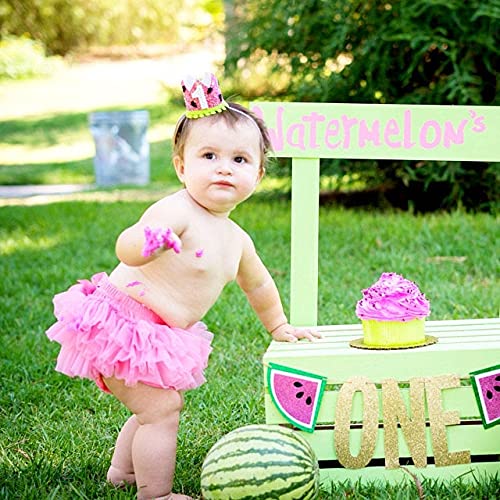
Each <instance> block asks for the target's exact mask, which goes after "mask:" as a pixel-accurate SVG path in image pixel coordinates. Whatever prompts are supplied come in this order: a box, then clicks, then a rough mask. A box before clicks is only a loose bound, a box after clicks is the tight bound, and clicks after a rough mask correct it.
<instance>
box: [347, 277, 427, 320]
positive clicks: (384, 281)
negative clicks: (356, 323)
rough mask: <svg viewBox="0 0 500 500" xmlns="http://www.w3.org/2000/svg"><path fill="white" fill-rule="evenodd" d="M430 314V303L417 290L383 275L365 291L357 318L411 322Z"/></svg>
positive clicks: (405, 280) (400, 280) (399, 280)
mask: <svg viewBox="0 0 500 500" xmlns="http://www.w3.org/2000/svg"><path fill="white" fill-rule="evenodd" d="M429 313H430V305H429V301H428V300H427V299H426V298H425V295H424V294H423V293H422V292H421V291H420V290H419V289H418V286H417V285H416V284H415V283H413V282H412V281H409V280H407V279H405V278H403V276H401V275H399V274H396V273H382V275H381V276H380V278H379V279H378V281H377V282H376V283H374V284H373V285H372V286H371V287H370V288H367V289H366V290H363V298H362V299H361V300H360V301H359V302H358V303H357V304H356V316H357V317H358V318H360V319H374V320H377V321H410V320H412V319H417V318H418V319H421V318H424V317H425V316H428V315H429Z"/></svg>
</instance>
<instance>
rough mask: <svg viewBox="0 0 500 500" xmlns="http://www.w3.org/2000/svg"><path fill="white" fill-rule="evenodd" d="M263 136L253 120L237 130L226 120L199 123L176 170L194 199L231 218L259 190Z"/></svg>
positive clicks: (192, 130)
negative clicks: (232, 211)
mask: <svg viewBox="0 0 500 500" xmlns="http://www.w3.org/2000/svg"><path fill="white" fill-rule="evenodd" d="M260 162H261V149H260V132H259V130H258V128H257V127H256V126H255V125H254V124H253V123H252V122H250V120H241V121H239V122H238V123H237V124H236V125H235V126H234V128H233V127H231V126H229V125H227V124H226V122H225V121H224V120H223V119H218V120H215V121H214V120H206V119H203V118H201V119H199V120H197V121H196V123H195V124H194V126H193V127H192V129H191V130H190V131H189V135H188V137H187V139H186V143H185V146H184V158H180V157H179V156H176V157H174V166H175V169H176V171H177V175H178V176H179V179H180V180H181V182H183V183H184V185H185V186H186V189H187V191H188V193H189V194H190V195H191V197H192V198H193V199H194V200H195V201H196V202H197V203H199V204H200V205H201V206H203V207H205V208H206V209H207V210H209V211H210V212H212V213H214V214H217V215H227V214H228V213H229V212H230V211H231V210H232V209H233V208H234V207H235V206H236V205H237V204H238V203H240V202H242V201H243V200H245V199H247V198H248V197H249V196H250V195H251V194H252V193H253V191H254V190H255V187H256V186H257V184H258V182H259V180H260V178H261V175H260V173H259V171H260V170H259V166H260Z"/></svg>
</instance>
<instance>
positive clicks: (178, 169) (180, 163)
mask: <svg viewBox="0 0 500 500" xmlns="http://www.w3.org/2000/svg"><path fill="white" fill-rule="evenodd" d="M172 161H173V162H174V168H175V173H176V174H177V177H178V179H179V180H180V181H181V182H182V183H183V182H184V160H183V159H182V158H181V157H180V156H179V155H175V156H174V157H173V159H172Z"/></svg>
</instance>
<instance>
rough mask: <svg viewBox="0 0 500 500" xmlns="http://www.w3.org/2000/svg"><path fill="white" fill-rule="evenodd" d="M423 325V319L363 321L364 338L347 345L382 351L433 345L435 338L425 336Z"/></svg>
mask: <svg viewBox="0 0 500 500" xmlns="http://www.w3.org/2000/svg"><path fill="white" fill-rule="evenodd" d="M424 324H425V320H424V319H414V320H410V321H406V322H403V321H376V320H363V321H362V325H363V334H364V337H363V338H361V339H356V340H352V341H351V342H350V343H349V344H350V345H351V347H357V348H360V349H382V350H387V349H411V348H415V347H423V346H426V345H431V344H435V343H436V342H437V338H436V337H432V336H431V335H425V330H424ZM395 339H397V341H396V342H395Z"/></svg>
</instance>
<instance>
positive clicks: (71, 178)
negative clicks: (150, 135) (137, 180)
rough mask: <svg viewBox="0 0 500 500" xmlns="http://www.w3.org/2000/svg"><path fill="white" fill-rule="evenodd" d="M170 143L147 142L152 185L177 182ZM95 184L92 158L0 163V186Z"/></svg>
mask: <svg viewBox="0 0 500 500" xmlns="http://www.w3.org/2000/svg"><path fill="white" fill-rule="evenodd" d="M171 151H172V150H171V141H170V140H164V141H157V142H150V177H151V182H152V183H163V184H169V185H170V184H172V183H176V182H177V180H176V176H175V172H174V169H173V167H172V165H171V159H170V158H171V156H172V152H171ZM94 182H95V173H94V161H93V158H91V157H89V158H84V159H81V160H74V161H67V162H60V163H54V162H47V163H27V164H21V165H2V164H0V185H4V186H21V185H28V184H35V185H39V184H92V183H94Z"/></svg>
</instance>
